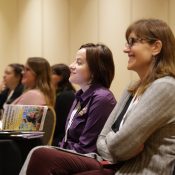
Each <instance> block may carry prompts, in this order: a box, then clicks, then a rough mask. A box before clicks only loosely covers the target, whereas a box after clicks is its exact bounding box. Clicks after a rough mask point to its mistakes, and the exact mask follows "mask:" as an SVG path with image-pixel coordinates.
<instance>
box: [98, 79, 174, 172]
mask: <svg viewBox="0 0 175 175" xmlns="http://www.w3.org/2000/svg"><path fill="white" fill-rule="evenodd" d="M129 95H130V94H129V93H128V91H125V92H124V94H123V96H122V98H121V100H120V101H119V103H118V104H117V105H116V107H115V108H114V110H113V112H112V113H111V115H110V117H109V118H108V120H107V122H106V124H105V126H104V128H103V130H102V132H101V134H100V135H99V138H98V140H97V148H98V152H99V154H100V155H101V156H102V158H104V159H107V160H109V161H111V162H113V163H115V162H117V161H124V165H123V166H122V167H121V168H120V169H118V170H117V171H116V174H115V175H124V174H127V175H170V174H172V171H173V168H174V166H175V79H174V78H172V77H169V76H167V77H163V78H160V79H158V80H155V81H154V82H153V83H152V84H151V85H150V87H149V88H148V89H147V90H146V91H145V92H144V94H143V95H142V96H141V97H140V99H139V102H138V103H137V105H136V106H134V107H133V108H132V109H131V111H129V112H128V113H127V116H126V119H125V121H124V124H123V126H122V128H121V129H120V130H119V131H117V132H116V133H115V132H113V131H112V129H111V126H112V124H113V123H114V121H115V120H116V118H117V117H118V115H119V114H120V112H121V111H122V109H123V107H124V105H125V104H126V101H127V100H128V98H129ZM143 144H144V148H143V150H142V151H140V152H139V153H138V150H139V148H140V146H141V145H143Z"/></svg>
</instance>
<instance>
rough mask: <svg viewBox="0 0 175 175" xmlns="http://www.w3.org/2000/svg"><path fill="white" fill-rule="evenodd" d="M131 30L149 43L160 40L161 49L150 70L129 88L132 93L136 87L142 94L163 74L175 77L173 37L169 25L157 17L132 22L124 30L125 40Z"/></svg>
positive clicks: (174, 39)
mask: <svg viewBox="0 0 175 175" xmlns="http://www.w3.org/2000/svg"><path fill="white" fill-rule="evenodd" d="M132 32H133V33H134V34H135V35H136V36H137V37H138V38H140V39H144V40H145V41H146V42H147V43H149V44H150V45H151V44H154V43H155V42H156V41H158V40H159V41H161V42H162V48H161V51H160V52H159V53H158V54H157V55H156V56H155V58H154V61H153V63H152V65H151V66H150V72H149V73H148V74H147V76H146V77H145V78H144V80H143V81H138V82H137V83H136V84H135V85H134V86H131V87H130V88H129V91H131V92H133V93H135V91H136V90H137V89H138V91H139V93H140V94H142V93H143V92H144V91H145V90H146V89H147V87H148V86H149V85H150V84H151V83H152V82H153V81H154V80H156V79H158V78H161V77H164V76H172V77H175V37H174V35H173V32H172V31H171V29H170V27H169V26H168V25H167V24H166V23H165V22H164V21H162V20H159V19H141V20H138V21H136V22H134V23H133V24H131V25H130V26H129V27H128V29H127V30H126V40H128V38H129V35H130V34H131V33H132Z"/></svg>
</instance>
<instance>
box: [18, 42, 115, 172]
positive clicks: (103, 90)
mask: <svg viewBox="0 0 175 175" xmlns="http://www.w3.org/2000/svg"><path fill="white" fill-rule="evenodd" d="M114 70H115V68H114V62H113V56H112V53H111V51H110V49H109V48H108V47H107V46H105V45H104V44H93V43H87V44H84V45H82V46H81V47H80V49H79V50H78V51H77V53H76V56H75V61H74V62H73V63H72V64H71V65H70V71H71V74H70V78H69V80H70V81H71V82H72V83H76V84H77V85H79V86H80V88H81V89H80V90H79V91H78V92H77V93H76V96H75V100H74V102H73V105H72V107H71V109H70V112H69V115H68V119H67V123H66V129H65V137H64V138H63V141H62V142H61V144H60V147H61V148H63V149H66V150H71V152H74V153H75V154H76V153H81V154H86V153H89V152H93V153H94V154H95V153H96V152H97V147H96V141H97V138H98V135H99V133H100V132H101V130H102V128H103V126H104V124H105V122H106V120H107V118H108V117H109V114H110V113H111V111H112V110H113V108H114V106H115V104H116V100H115V97H114V96H113V94H112V92H111V91H110V90H109V87H110V85H111V82H112V80H113V77H114ZM32 151H34V150H32ZM32 151H31V153H30V154H32ZM43 151H44V152H43ZM35 153H36V154H35ZM30 154H29V158H30ZM40 156H41V157H40ZM29 158H28V159H29ZM38 158H39V159H40V161H38V160H37V159H38ZM28 159H27V160H26V163H25V164H27V163H28ZM55 160H56V161H55ZM69 160H72V162H74V159H72V156H71V154H69V153H68V154H67V153H66V152H65V151H63V150H62V151H59V150H57V149H53V147H41V148H37V149H35V151H34V154H32V158H31V161H30V162H33V163H32V166H34V167H31V165H29V167H31V168H29V169H28V172H27V174H32V175H35V174H42V175H45V174H48V173H47V172H50V169H53V171H54V172H52V173H53V174H55V171H57V170H59V167H60V166H59V164H60V163H61V162H62V163H63V164H64V165H65V166H66V167H67V161H69ZM76 160H77V159H75V161H76ZM40 163H41V164H42V167H43V168H39V167H41V166H40ZM62 163H61V164H62ZM37 167H38V168H37ZM53 167H54V168H53ZM68 167H69V166H68ZM60 170H61V169H60ZM51 171H52V170H51ZM21 174H26V165H24V166H23V168H22V170H21ZM58 174H59V171H58Z"/></svg>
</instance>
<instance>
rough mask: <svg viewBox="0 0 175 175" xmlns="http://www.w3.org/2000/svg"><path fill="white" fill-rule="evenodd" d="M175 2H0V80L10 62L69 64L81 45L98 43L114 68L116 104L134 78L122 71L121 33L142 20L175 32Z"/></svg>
mask: <svg viewBox="0 0 175 175" xmlns="http://www.w3.org/2000/svg"><path fill="white" fill-rule="evenodd" d="M174 8H175V0H154V1H153V0H0V80H1V78H2V75H3V71H4V68H5V67H6V66H7V64H9V63H12V62H19V63H25V61H26V59H27V58H28V57H31V56H42V57H45V58H47V59H48V61H49V62H50V64H51V65H52V64H54V63H65V64H70V63H71V62H72V60H73V59H74V56H75V53H76V51H77V49H78V48H79V47H80V45H81V44H83V43H86V42H95V43H97V42H102V43H104V44H106V45H108V46H109V48H110V49H111V50H112V52H113V55H114V60H115V66H116V74H115V79H114V81H113V83H112V86H111V90H112V92H113V93H114V94H115V96H116V98H117V99H118V98H119V97H120V95H121V93H122V90H123V88H124V87H125V86H126V85H127V84H128V83H129V82H130V81H132V80H135V79H136V78H137V76H136V75H135V74H134V73H132V72H130V71H128V70H127V69H126V66H127V60H128V58H127V55H125V54H124V53H123V48H124V44H125V42H126V41H125V30H126V28H127V27H128V25H129V24H130V23H131V22H133V21H135V20H137V19H140V18H148V17H153V18H159V19H163V20H164V21H166V22H167V23H168V24H169V25H170V27H171V28H172V30H173V32H175V11H174Z"/></svg>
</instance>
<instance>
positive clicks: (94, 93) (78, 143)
mask: <svg viewBox="0 0 175 175" xmlns="http://www.w3.org/2000/svg"><path fill="white" fill-rule="evenodd" d="M78 102H80V106H81V109H80V110H79V111H78V112H77V113H76V114H75V116H74V118H73V122H72V125H71V126H70V128H69V130H68V136H67V141H66V142H65V140H64V139H63V141H62V143H61V147H63V148H66V149H71V150H74V151H76V152H79V153H89V152H96V151H97V149H96V141H97V137H98V135H99V134H100V132H101V130H102V128H103V126H104V124H105V122H106V120H107V118H108V117H109V114H110V113H111V111H112V110H113V108H114V106H115V105H116V100H115V97H114V95H113V94H112V92H111V91H109V90H108V89H107V88H104V87H103V86H101V85H97V84H96V85H92V86H91V87H90V88H89V89H88V90H87V91H85V92H84V93H83V91H82V90H80V91H78V92H77V94H76V99H75V100H74V103H73V105H72V108H71V110H70V113H69V116H68V120H67V123H66V128H67V125H68V121H69V119H70V116H71V114H72V111H73V110H74V108H75V107H76V106H77V103H78Z"/></svg>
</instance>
